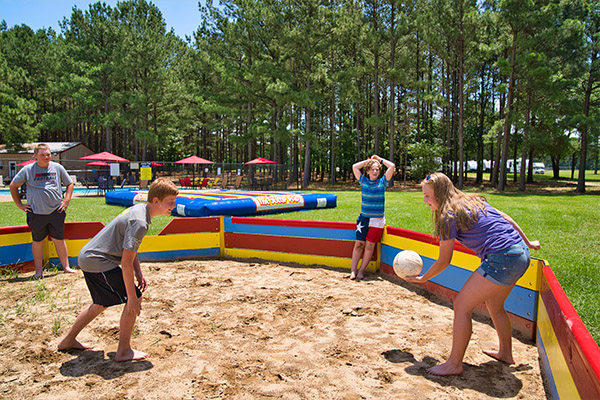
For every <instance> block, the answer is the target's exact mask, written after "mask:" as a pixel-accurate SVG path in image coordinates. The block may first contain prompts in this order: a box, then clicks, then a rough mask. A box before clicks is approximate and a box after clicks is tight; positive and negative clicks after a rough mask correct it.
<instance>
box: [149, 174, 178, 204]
mask: <svg viewBox="0 0 600 400" xmlns="http://www.w3.org/2000/svg"><path fill="white" fill-rule="evenodd" d="M178 194H179V189H177V186H175V184H174V183H173V182H171V181H170V180H169V179H167V178H158V179H157V180H155V181H154V182H152V184H151V185H150V188H149V189H148V203H152V200H153V199H154V198H155V197H156V198H158V200H160V201H163V200H164V199H165V197H167V196H177V195H178Z"/></svg>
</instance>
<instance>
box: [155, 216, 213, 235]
mask: <svg viewBox="0 0 600 400" xmlns="http://www.w3.org/2000/svg"><path fill="white" fill-rule="evenodd" d="M220 221H221V218H220V217H186V218H175V219H173V220H171V222H169V224H168V225H167V226H165V227H164V228H163V230H162V231H160V233H159V235H173V234H176V233H200V232H219V230H220V229H221V223H220Z"/></svg>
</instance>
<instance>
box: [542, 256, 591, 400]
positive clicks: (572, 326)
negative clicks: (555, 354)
mask: <svg viewBox="0 0 600 400" xmlns="http://www.w3.org/2000/svg"><path fill="white" fill-rule="evenodd" d="M540 297H541V300H542V301H543V302H544V306H545V307H546V310H547V311H548V316H549V318H550V322H551V324H552V328H553V329H554V333H555V334H556V338H557V340H558V344H559V345H560V348H561V350H562V352H563V355H564V357H565V361H566V363H567V365H568V366H569V370H570V371H571V376H572V377H573V381H574V382H575V386H577V390H578V391H579V395H580V396H581V398H582V399H600V348H598V345H597V344H596V342H595V341H594V339H593V338H592V336H591V335H590V333H589V331H588V330H587V328H586V327H585V325H584V324H583V321H581V318H580V317H579V315H578V314H577V312H576V311H575V308H573V305H572V304H571V302H570V301H569V298H568V297H567V295H566V294H565V292H564V290H563V288H562V287H561V286H560V284H559V282H558V280H557V279H556V276H554V273H553V272H552V270H551V269H550V267H548V266H544V268H543V277H542V286H541V289H540Z"/></svg>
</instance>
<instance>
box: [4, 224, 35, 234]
mask: <svg viewBox="0 0 600 400" xmlns="http://www.w3.org/2000/svg"><path fill="white" fill-rule="evenodd" d="M23 232H31V230H30V229H29V227H28V226H27V225H19V226H3V227H1V228H0V235H9V234H11V233H23Z"/></svg>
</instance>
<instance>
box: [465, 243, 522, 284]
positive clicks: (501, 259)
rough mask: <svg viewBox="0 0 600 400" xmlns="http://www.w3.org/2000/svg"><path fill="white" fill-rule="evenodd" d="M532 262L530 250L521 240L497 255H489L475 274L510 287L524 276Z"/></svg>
mask: <svg viewBox="0 0 600 400" xmlns="http://www.w3.org/2000/svg"><path fill="white" fill-rule="evenodd" d="M530 261H531V259H530V255H529V248H528V247H527V245H525V242H523V241H522V240H521V241H520V242H519V243H517V244H513V245H512V246H510V247H507V248H505V249H503V250H500V251H499V252H497V253H492V254H488V255H487V256H486V257H485V258H484V259H483V261H482V262H481V265H480V266H479V268H477V270H475V272H478V273H479V274H480V275H482V276H483V277H484V278H486V279H487V280H489V281H491V282H494V283H495V284H497V285H502V286H510V285H512V284H513V283H515V282H516V281H518V280H519V278H521V277H522V276H523V274H524V273H525V271H527V268H528V267H529V262H530Z"/></svg>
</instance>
